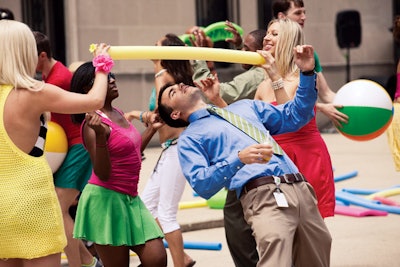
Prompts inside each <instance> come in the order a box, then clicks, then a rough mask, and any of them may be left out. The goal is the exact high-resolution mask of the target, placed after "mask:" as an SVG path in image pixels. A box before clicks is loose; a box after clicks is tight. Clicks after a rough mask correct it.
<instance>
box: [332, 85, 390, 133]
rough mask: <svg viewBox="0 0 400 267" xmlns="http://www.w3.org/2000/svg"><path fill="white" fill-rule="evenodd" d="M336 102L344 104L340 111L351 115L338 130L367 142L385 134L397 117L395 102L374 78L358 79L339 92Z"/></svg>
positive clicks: (344, 86) (334, 102)
mask: <svg viewBox="0 0 400 267" xmlns="http://www.w3.org/2000/svg"><path fill="white" fill-rule="evenodd" d="M333 104H337V105H343V108H341V109H339V111H340V112H342V113H344V114H346V115H347V116H349V122H348V123H347V124H346V123H342V127H341V128H339V127H338V128H337V130H338V131H339V132H340V133H341V134H342V135H344V136H345V137H347V138H350V139H352V140H356V141H367V140H371V139H374V138H376V137H378V136H379V135H381V134H382V133H383V132H384V131H385V130H386V129H387V128H388V127H389V125H390V123H391V121H392V118H393V104H392V100H391V98H390V96H389V94H388V93H387V92H386V90H385V89H384V88H383V87H382V86H381V85H379V84H378V83H376V82H373V81H370V80H364V79H360V80H354V81H351V82H348V83H346V84H345V85H343V86H342V87H341V88H340V89H339V90H338V92H337V93H336V96H335V99H334V101H333Z"/></svg>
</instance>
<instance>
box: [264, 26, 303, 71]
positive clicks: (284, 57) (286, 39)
mask: <svg viewBox="0 0 400 267" xmlns="http://www.w3.org/2000/svg"><path fill="white" fill-rule="evenodd" d="M273 23H279V32H278V36H279V38H278V42H277V44H276V47H275V56H274V57H275V61H276V65H277V67H278V70H279V73H280V74H281V75H282V77H286V76H287V75H290V74H292V73H298V67H297V66H296V64H295V63H294V55H293V49H294V48H295V47H296V46H297V45H303V44H304V34H303V30H302V29H301V27H300V25H299V24H298V23H297V22H294V21H292V20H290V19H274V20H271V21H270V23H269V24H268V28H269V27H270V26H271V25H272V24H273Z"/></svg>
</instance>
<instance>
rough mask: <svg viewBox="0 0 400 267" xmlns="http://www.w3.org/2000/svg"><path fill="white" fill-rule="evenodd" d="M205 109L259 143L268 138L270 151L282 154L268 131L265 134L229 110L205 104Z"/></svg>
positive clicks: (281, 150)
mask: <svg viewBox="0 0 400 267" xmlns="http://www.w3.org/2000/svg"><path fill="white" fill-rule="evenodd" d="M207 110H208V111H209V112H210V113H212V114H215V115H218V116H219V117H221V118H223V119H224V120H226V121H227V122H229V123H230V124H232V125H234V126H235V127H236V128H238V129H239V130H241V131H242V132H244V133H245V134H247V135H248V136H250V137H251V138H253V139H254V140H256V141H257V142H258V143H260V144H262V143H264V142H265V141H267V140H268V141H269V143H270V144H271V145H272V151H273V152H274V154H277V155H283V149H282V148H281V147H280V146H279V145H278V143H277V142H276V141H275V140H274V139H273V138H272V137H271V135H270V134H269V133H267V134H266V133H264V132H262V131H261V130H260V129H258V128H257V127H255V126H254V125H252V124H251V123H249V122H248V121H247V120H245V119H243V118H242V117H240V116H239V115H236V114H235V113H233V112H230V111H229V110H226V109H223V108H219V107H216V106H207Z"/></svg>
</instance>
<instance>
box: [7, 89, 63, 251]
mask: <svg viewBox="0 0 400 267" xmlns="http://www.w3.org/2000/svg"><path fill="white" fill-rule="evenodd" d="M11 89H12V87H11V86H4V85H0V259H11V258H22V259H33V258H38V257H43V256H47V255H51V254H55V253H59V252H62V250H63V248H64V247H65V246H66V243H67V241H66V237H65V234H64V225H63V219H62V215H61V208H60V205H59V203H58V199H57V195H56V193H55V189H54V184H53V175H52V172H51V169H50V167H49V165H48V163H47V161H46V158H45V156H41V157H32V156H30V155H28V154H26V153H24V152H22V151H21V150H20V149H18V147H16V146H15V145H14V143H13V142H12V141H11V139H10V138H9V136H8V135H7V133H6V130H5V128H4V120H3V115H4V103H5V99H6V98H7V96H8V94H9V93H10V91H11ZM15 119H18V118H15Z"/></svg>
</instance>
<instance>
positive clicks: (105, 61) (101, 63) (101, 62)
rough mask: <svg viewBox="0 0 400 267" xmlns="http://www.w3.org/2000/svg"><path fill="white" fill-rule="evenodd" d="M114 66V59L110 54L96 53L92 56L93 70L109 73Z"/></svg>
mask: <svg viewBox="0 0 400 267" xmlns="http://www.w3.org/2000/svg"><path fill="white" fill-rule="evenodd" d="M113 66H114V61H113V60H112V58H111V57H110V56H106V55H98V56H96V57H95V58H93V67H95V68H96V69H95V71H96V72H98V71H102V72H105V73H109V72H110V71H111V69H112V67H113Z"/></svg>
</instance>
